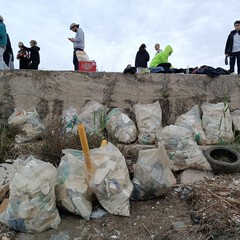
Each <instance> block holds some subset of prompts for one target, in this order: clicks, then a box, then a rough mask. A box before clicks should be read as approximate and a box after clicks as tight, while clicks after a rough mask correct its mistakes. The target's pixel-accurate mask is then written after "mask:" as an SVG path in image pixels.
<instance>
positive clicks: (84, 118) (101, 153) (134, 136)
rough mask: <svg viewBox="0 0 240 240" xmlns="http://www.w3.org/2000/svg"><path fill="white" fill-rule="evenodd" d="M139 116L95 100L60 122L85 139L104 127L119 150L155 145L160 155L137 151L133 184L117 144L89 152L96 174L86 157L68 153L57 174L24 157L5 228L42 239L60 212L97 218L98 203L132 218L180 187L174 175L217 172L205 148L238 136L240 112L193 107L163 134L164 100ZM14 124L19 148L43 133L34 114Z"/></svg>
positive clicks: (22, 114) (138, 110)
mask: <svg viewBox="0 0 240 240" xmlns="http://www.w3.org/2000/svg"><path fill="white" fill-rule="evenodd" d="M133 109H134V114H135V118H136V123H135V122H134V121H133V120H132V119H130V117H129V116H128V115H127V114H126V113H125V112H124V110H123V109H120V108H114V109H112V110H111V111H109V109H108V108H107V107H106V106H104V105H102V104H101V103H98V102H96V101H90V102H88V103H87V104H86V105H85V106H84V107H83V109H82V110H81V112H80V113H79V114H78V113H77V110H76V109H75V108H72V107H71V108H69V109H66V110H64V111H63V116H62V117H63V119H64V122H65V124H66V126H65V131H66V132H68V133H70V134H77V127H78V124H80V123H81V124H83V125H84V127H85V131H86V133H87V134H96V133H99V132H101V131H102V130H103V129H102V128H103V126H104V128H106V130H107V131H108V132H109V133H111V135H113V136H114V138H115V139H116V140H117V142H119V143H124V144H130V143H136V142H137V143H139V144H149V145H150V144H155V145H156V147H155V148H152V149H148V150H140V151H139V154H138V159H137V162H136V164H135V167H134V176H133V179H130V175H129V171H128V168H127V165H126V161H125V158H124V156H123V154H122V153H121V152H120V150H119V149H118V148H117V147H116V146H115V145H113V144H112V143H111V142H107V143H106V144H102V145H101V146H99V147H98V148H94V149H90V159H91V162H92V164H93V166H94V168H93V171H92V172H91V174H89V172H88V171H86V160H85V157H84V153H83V151H82V150H77V149H63V150H62V152H63V154H64V155H63V157H62V158H61V162H60V164H59V166H58V167H57V168H55V167H54V166H53V165H52V164H50V163H48V162H45V161H43V160H41V159H37V158H35V157H34V156H32V155H31V156H27V157H18V158H17V159H16V160H15V161H14V166H15V168H16V173H15V175H14V178H13V180H12V182H11V183H10V196H9V203H8V206H7V208H6V209H5V211H4V212H3V213H2V214H0V222H2V223H4V224H5V225H7V226H8V227H10V228H12V229H15V230H17V231H21V232H42V231H45V230H47V229H49V228H57V227H58V225H59V224H60V222H61V219H60V216H59V213H58V208H57V206H58V207H62V208H64V209H66V210H68V211H70V212H72V213H74V214H77V215H79V216H81V217H82V218H84V219H86V220H89V219H91V214H92V212H93V204H94V201H96V199H97V200H98V202H99V204H100V205H101V206H102V207H103V208H104V209H105V210H106V211H107V212H108V213H110V214H114V215H121V216H130V199H132V200H135V201H136V200H147V199H153V198H158V197H161V196H163V195H165V194H166V193H167V192H168V191H169V190H170V188H171V186H173V185H174V184H176V179H175V177H174V174H173V173H174V172H175V171H179V170H184V169H188V168H193V169H199V170H211V166H210V164H209V163H208V161H207V159H206V158H205V156H204V154H203V153H202V150H201V149H200V147H199V145H207V144H211V145H212V144H218V143H219V141H224V142H232V141H233V140H234V131H235V130H239V129H240V110H236V111H234V112H232V113H231V112H230V109H229V107H228V105H227V104H226V103H217V104H210V103H203V104H202V105H201V106H200V107H199V106H198V105H195V106H194V107H192V108H191V109H190V110H189V111H188V112H187V113H185V114H182V115H181V116H179V117H178V118H177V119H176V121H175V124H174V125H170V126H165V127H163V126H162V109H161V106H160V103H159V102H158V101H157V102H155V103H151V104H135V105H134V106H133ZM103 123H104V124H103ZM8 124H9V125H11V124H12V125H18V126H19V127H20V128H21V130H22V131H21V134H19V135H17V136H16V138H15V140H16V142H18V143H23V142H29V141H32V140H33V139H37V138H38V137H39V135H41V134H43V133H44V131H45V126H44V124H43V123H42V121H41V119H40V117H39V115H38V113H37V111H36V109H35V108H32V109H30V110H21V111H17V110H16V111H15V112H14V113H13V114H12V115H11V116H10V117H9V119H8ZM232 125H234V131H233V129H232Z"/></svg>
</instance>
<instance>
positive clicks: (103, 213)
mask: <svg viewBox="0 0 240 240" xmlns="http://www.w3.org/2000/svg"><path fill="white" fill-rule="evenodd" d="M107 214H108V212H106V211H105V210H103V209H102V208H98V209H97V210H95V211H92V214H91V216H90V217H91V218H93V219H97V218H101V217H103V216H106V215H107Z"/></svg>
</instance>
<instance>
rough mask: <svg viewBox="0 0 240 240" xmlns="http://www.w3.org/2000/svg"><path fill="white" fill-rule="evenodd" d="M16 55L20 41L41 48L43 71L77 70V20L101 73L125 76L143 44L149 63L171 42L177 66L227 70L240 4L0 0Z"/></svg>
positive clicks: (216, 0)
mask: <svg viewBox="0 0 240 240" xmlns="http://www.w3.org/2000/svg"><path fill="white" fill-rule="evenodd" d="M0 6H1V7H0V15H2V16H3V18H4V23H5V24H6V27H7V32H8V34H9V36H10V39H11V42H12V48H13V50H14V54H15V61H14V62H15V68H17V69H18V60H16V54H17V51H18V50H19V49H18V46H17V45H18V42H19V41H22V42H23V43H24V44H25V45H26V46H29V41H30V40H32V39H34V40H36V41H37V42H38V46H39V47H40V48H41V50H40V56H41V63H40V66H39V69H42V70H73V64H72V48H73V46H72V43H71V42H70V41H69V40H68V37H74V36H75V33H73V32H72V31H70V30H69V26H70V24H71V23H72V22H76V23H78V24H80V27H81V28H82V29H83V31H84V33H85V51H86V52H87V54H88V55H89V57H90V59H91V60H95V61H96V63H97V67H98V71H106V72H122V71H123V70H124V68H125V67H126V66H127V64H129V63H131V64H132V65H134V62H135V56H136V52H137V51H138V48H139V46H140V45H141V44H142V43H145V44H146V46H147V51H148V52H149V54H150V60H151V59H152V58H153V57H154V54H155V50H154V44H155V43H157V42H158V43H160V45H161V48H162V49H164V47H165V46H166V45H168V44H170V45H171V46H172V48H173V54H172V56H171V57H170V58H169V61H170V62H171V63H172V65H173V66H174V67H175V68H186V66H187V65H189V66H190V67H196V66H201V65H210V66H213V67H223V68H225V69H228V66H226V65H224V47H225V43H226V38H227V36H228V34H229V32H230V31H231V30H233V23H234V21H235V20H237V19H239V20H240V14H239V6H240V4H239V0H227V1H226V0H208V1H202V0H165V1H160V0H120V1H117V0H84V1H82V0H72V1H71V0H49V1H48V0H24V1H20V0H0Z"/></svg>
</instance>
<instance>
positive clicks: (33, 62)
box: [21, 40, 40, 70]
mask: <svg viewBox="0 0 240 240" xmlns="http://www.w3.org/2000/svg"><path fill="white" fill-rule="evenodd" d="M30 46H31V47H30V48H28V47H25V46H24V45H23V46H21V47H23V48H24V49H25V50H27V51H28V52H29V53H30V57H29V69H35V70H37V69H38V65H39V63H40V55H39V51H40V47H38V46H37V42H36V41H35V40H31V41H30Z"/></svg>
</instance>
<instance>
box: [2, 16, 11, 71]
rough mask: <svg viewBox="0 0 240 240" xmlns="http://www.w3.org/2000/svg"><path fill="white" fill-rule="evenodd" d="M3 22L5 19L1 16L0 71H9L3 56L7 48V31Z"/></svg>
mask: <svg viewBox="0 0 240 240" xmlns="http://www.w3.org/2000/svg"><path fill="white" fill-rule="evenodd" d="M3 21H4V19H3V17H2V16H1V15H0V70H8V69H9V68H8V67H7V65H6V63H5V62H4V60H3V54H4V52H5V49H6V46H7V31H6V26H5V24H4V23H3Z"/></svg>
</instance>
